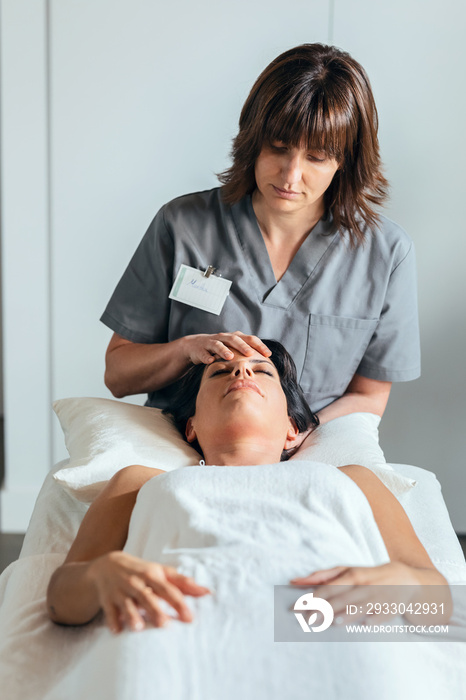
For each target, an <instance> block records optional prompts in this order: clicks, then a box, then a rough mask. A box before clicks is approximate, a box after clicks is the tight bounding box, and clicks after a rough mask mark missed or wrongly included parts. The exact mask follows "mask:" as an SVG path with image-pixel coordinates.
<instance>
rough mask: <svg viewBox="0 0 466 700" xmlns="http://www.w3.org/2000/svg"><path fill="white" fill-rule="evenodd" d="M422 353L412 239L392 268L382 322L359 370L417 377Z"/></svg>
mask: <svg viewBox="0 0 466 700" xmlns="http://www.w3.org/2000/svg"><path fill="white" fill-rule="evenodd" d="M420 357H421V353H420V342H419V318H418V307H417V276H416V256H415V251H414V245H413V243H412V242H411V244H410V247H409V249H408V252H407V254H406V255H405V257H404V258H403V259H402V260H401V262H400V263H399V264H398V265H397V266H396V267H395V268H394V269H393V270H392V273H391V275H390V278H389V282H388V287H387V292H386V296H385V300H384V303H383V307H382V313H381V315H380V319H379V322H378V324H377V327H376V330H375V332H374V334H373V336H372V338H371V340H370V343H369V345H368V347H367V350H366V352H365V354H364V357H363V359H362V361H361V363H360V365H359V367H358V369H357V370H356V374H360V375H362V376H364V377H368V378H369V379H378V380H381V381H388V382H392V381H393V382H403V381H409V380H410V379H417V377H419V376H420V373H421V361H420Z"/></svg>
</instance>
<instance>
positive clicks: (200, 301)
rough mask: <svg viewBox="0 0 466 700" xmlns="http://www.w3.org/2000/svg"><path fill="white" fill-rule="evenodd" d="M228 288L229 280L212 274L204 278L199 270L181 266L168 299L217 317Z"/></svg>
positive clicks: (228, 290) (229, 285)
mask: <svg viewBox="0 0 466 700" xmlns="http://www.w3.org/2000/svg"><path fill="white" fill-rule="evenodd" d="M230 287H231V282H230V280H226V279H223V277H217V276H216V275H212V274H210V275H209V277H206V276H205V274H204V273H203V272H202V271H201V270H196V269H195V268H194V267H189V266H188V265H181V267H180V269H179V271H178V274H177V276H176V279H175V282H174V284H173V287H172V288H171V292H170V294H169V295H168V297H169V299H174V300H175V301H180V302H181V303H182V304H188V306H194V307H195V308H196V309H202V311H208V312H209V313H211V314H215V315H216V316H218V315H219V313H220V311H221V310H222V309H223V305H224V303H225V299H226V298H227V296H228V294H229V292H230Z"/></svg>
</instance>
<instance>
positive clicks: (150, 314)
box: [100, 209, 174, 343]
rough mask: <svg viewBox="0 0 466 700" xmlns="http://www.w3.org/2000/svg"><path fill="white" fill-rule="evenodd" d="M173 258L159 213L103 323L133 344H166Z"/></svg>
mask: <svg viewBox="0 0 466 700" xmlns="http://www.w3.org/2000/svg"><path fill="white" fill-rule="evenodd" d="M173 256H174V248H173V239H172V237H171V235H170V233H169V231H168V229H167V227H166V225H165V221H164V215H163V209H161V210H160V211H159V213H158V214H157V216H156V217H155V219H154V220H153V222H152V223H151V225H150V227H149V229H148V231H147V233H146V234H145V236H144V238H143V239H142V241H141V243H140V244H139V246H138V248H137V250H136V252H135V253H134V255H133V257H132V259H131V261H130V263H129V265H128V267H127V268H126V270H125V272H124V274H123V276H122V278H121V279H120V281H119V283H118V285H117V287H116V289H115V291H114V292H113V295H112V297H111V299H110V301H109V303H108V305H107V307H106V309H105V311H104V313H103V314H102V316H101V319H100V320H101V321H102V323H104V324H105V325H106V326H108V327H109V328H111V329H112V330H113V331H115V333H118V334H119V335H121V336H122V337H123V338H126V339H127V340H131V341H132V342H135V343H155V342H159V343H164V342H167V340H168V322H169V310H170V303H169V299H168V295H169V293H170V289H171V286H172V270H173Z"/></svg>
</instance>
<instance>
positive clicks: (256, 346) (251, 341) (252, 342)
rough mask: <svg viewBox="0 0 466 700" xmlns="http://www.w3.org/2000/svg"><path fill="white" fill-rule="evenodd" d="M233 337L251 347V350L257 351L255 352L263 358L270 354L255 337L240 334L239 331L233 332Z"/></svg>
mask: <svg viewBox="0 0 466 700" xmlns="http://www.w3.org/2000/svg"><path fill="white" fill-rule="evenodd" d="M233 335H236V336H238V337H239V338H241V340H242V341H243V342H244V343H246V345H248V346H249V347H251V348H252V349H253V350H257V352H260V353H261V355H264V356H265V357H269V355H271V354H272V352H271V350H270V349H269V348H268V347H267V345H266V344H265V343H263V342H262V340H261V339H260V338H258V337H257V335H247V334H246V333H241V331H235V332H234V333H233Z"/></svg>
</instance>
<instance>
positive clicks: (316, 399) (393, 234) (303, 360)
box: [101, 188, 420, 411]
mask: <svg viewBox="0 0 466 700" xmlns="http://www.w3.org/2000/svg"><path fill="white" fill-rule="evenodd" d="M182 263H184V264H185V265H189V266H191V267H194V268H197V269H200V270H205V269H206V268H207V267H208V266H209V265H213V266H214V267H215V268H216V269H217V271H218V273H219V274H221V275H222V277H224V278H226V279H228V280H231V281H232V285H231V290H230V294H229V296H228V297H227V299H226V302H225V305H224V307H223V310H222V311H221V313H220V315H219V316H216V315H214V314H212V313H208V312H206V311H202V310H200V309H196V308H193V307H191V306H188V305H186V304H183V303H181V302H178V301H172V300H170V299H169V298H168V295H169V293H170V290H171V287H172V285H173V282H174V279H175V277H176V275H177V273H178V270H179V268H180V265H181V264H182ZM101 321H102V322H103V323H105V324H106V325H107V326H108V327H109V328H111V329H112V330H113V331H115V332H116V333H118V334H119V335H121V336H122V337H123V338H126V339H127V340H131V341H133V342H136V343H166V342H168V341H171V340H176V339H177V338H180V337H182V336H185V335H189V334H194V333H218V332H219V331H237V330H238V331H242V332H243V333H252V334H254V335H257V336H259V337H261V338H272V339H275V340H279V341H281V342H282V343H283V345H284V346H285V347H286V348H287V350H288V351H289V352H290V353H291V355H292V357H293V359H294V361H295V363H296V367H297V370H298V378H299V382H300V384H301V386H302V388H303V390H304V392H305V395H306V398H307V400H308V402H309V405H310V407H311V409H312V410H313V411H319V410H320V409H321V408H323V407H324V406H326V405H328V404H329V403H331V402H332V401H335V399H338V398H339V397H340V396H342V394H343V393H344V392H345V390H346V388H347V386H348V384H349V382H350V381H351V379H352V377H353V375H354V374H355V373H357V374H360V375H362V376H364V377H369V378H371V379H379V380H382V381H390V382H396V381H407V380H410V379H416V378H417V377H418V376H419V374H420V349H419V328H418V313H417V294H416V268H415V255H414V247H413V243H412V241H411V239H410V238H409V237H408V235H407V234H406V233H405V232H404V231H403V229H401V228H400V227H399V226H397V225H396V224H394V223H393V222H392V221H390V220H389V219H386V218H384V217H382V219H381V223H380V225H379V227H377V228H375V229H374V230H373V231H369V230H367V231H366V232H365V241H364V244H363V245H359V246H357V247H356V248H355V249H352V248H351V247H350V245H349V238H348V234H347V232H343V234H342V233H341V232H340V233H337V232H335V231H334V229H333V227H332V220H331V217H329V218H328V219H327V220H326V221H325V220H321V221H320V222H319V223H318V224H317V225H316V226H315V227H314V228H313V230H312V231H311V233H310V234H309V236H308V237H307V238H306V239H305V241H304V242H303V244H302V245H301V247H300V249H299V250H298V252H297V253H296V255H295V257H294V258H293V260H292V262H291V264H290V266H289V267H288V269H287V271H286V272H285V274H284V275H283V277H282V278H281V280H280V281H279V282H277V281H276V279H275V276H274V272H273V269H272V266H271V263H270V258H269V255H268V252H267V248H266V246H265V243H264V240H263V237H262V234H261V232H260V230H259V226H258V223H257V219H256V216H255V214H254V210H253V207H252V201H251V196H250V195H249V196H246V197H244V198H243V199H242V200H241V201H240V202H238V203H237V204H235V205H233V206H229V205H226V204H224V203H223V201H222V198H221V190H220V188H215V189H213V190H209V191H206V192H198V193H195V194H189V195H186V196H183V197H179V198H177V199H175V200H173V201H171V202H169V203H168V204H166V205H165V206H163V207H162V209H161V210H160V211H159V212H158V214H157V215H156V217H155V219H154V220H153V222H152V224H151V225H150V227H149V229H148V231H147V233H146V235H145V236H144V238H143V239H142V241H141V243H140V245H139V247H138V248H137V250H136V252H135V254H134V256H133V258H132V260H131V262H130V263H129V265H128V267H127V269H126V271H125V273H124V274H123V277H122V278H121V280H120V282H119V283H118V285H117V287H116V289H115V291H114V293H113V296H112V298H111V299H110V301H109V303H108V305H107V308H106V310H105V312H104V314H103V315H102V318H101ZM174 386H175V385H170V386H168V387H165V388H163V389H161V390H159V391H154V392H152V393H151V394H150V395H149V398H148V401H147V405H150V406H158V407H160V408H164V407H165V406H166V405H167V404H168V401H169V398H170V396H171V394H172V392H173V391H174Z"/></svg>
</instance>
